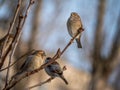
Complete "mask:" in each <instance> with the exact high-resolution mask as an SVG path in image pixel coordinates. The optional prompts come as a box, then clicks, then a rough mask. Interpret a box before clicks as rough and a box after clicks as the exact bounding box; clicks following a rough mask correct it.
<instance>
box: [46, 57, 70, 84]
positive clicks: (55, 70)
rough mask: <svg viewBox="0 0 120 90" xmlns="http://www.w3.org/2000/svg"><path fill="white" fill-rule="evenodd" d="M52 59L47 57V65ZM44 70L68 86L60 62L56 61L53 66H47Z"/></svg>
mask: <svg viewBox="0 0 120 90" xmlns="http://www.w3.org/2000/svg"><path fill="white" fill-rule="evenodd" d="M51 59H52V58H51V57H47V58H46V59H45V63H48V62H50V61H51ZM44 69H45V71H46V73H47V74H48V75H49V76H51V77H52V78H55V77H60V78H61V79H62V80H63V81H64V82H65V84H68V82H67V80H66V79H65V78H64V76H63V70H62V69H61V67H60V65H59V63H58V62H56V61H54V62H53V63H52V64H50V65H48V66H46V67H45V68H44Z"/></svg>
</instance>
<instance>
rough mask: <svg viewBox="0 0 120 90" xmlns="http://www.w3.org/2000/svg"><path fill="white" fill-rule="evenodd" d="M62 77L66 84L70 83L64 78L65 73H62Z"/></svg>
mask: <svg viewBox="0 0 120 90" xmlns="http://www.w3.org/2000/svg"><path fill="white" fill-rule="evenodd" d="M60 78H61V79H62V80H63V81H64V82H65V84H67V85H68V81H67V80H66V79H65V78H64V76H63V75H60Z"/></svg>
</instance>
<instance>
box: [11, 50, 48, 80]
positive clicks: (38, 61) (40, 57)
mask: <svg viewBox="0 0 120 90" xmlns="http://www.w3.org/2000/svg"><path fill="white" fill-rule="evenodd" d="M45 58H46V54H45V52H44V51H43V50H36V51H34V52H33V53H32V54H30V55H29V56H28V57H27V59H26V60H25V62H24V63H23V64H22V66H21V68H20V71H18V72H17V73H16V74H15V75H14V76H13V77H12V78H17V77H19V76H20V75H22V74H24V73H25V72H30V71H33V70H35V69H38V68H39V67H40V66H41V65H42V64H43V63H44V61H45Z"/></svg>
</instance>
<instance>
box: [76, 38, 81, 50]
mask: <svg viewBox="0 0 120 90" xmlns="http://www.w3.org/2000/svg"><path fill="white" fill-rule="evenodd" d="M76 42H77V46H78V48H82V45H81V42H80V38H76Z"/></svg>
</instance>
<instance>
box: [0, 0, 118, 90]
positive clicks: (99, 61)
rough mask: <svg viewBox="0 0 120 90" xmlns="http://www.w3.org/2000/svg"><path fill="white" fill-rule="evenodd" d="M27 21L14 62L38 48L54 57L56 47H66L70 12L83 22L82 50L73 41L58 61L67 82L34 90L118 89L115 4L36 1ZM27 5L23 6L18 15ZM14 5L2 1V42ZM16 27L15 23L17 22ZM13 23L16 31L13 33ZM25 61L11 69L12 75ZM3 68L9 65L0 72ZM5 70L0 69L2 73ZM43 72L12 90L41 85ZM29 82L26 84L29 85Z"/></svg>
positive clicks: (1, 77) (0, 79) (0, 76)
mask: <svg viewBox="0 0 120 90" xmlns="http://www.w3.org/2000/svg"><path fill="white" fill-rule="evenodd" d="M35 1H36V2H35V4H34V5H33V6H32V8H31V10H30V13H29V14H28V17H27V20H26V22H25V25H24V28H23V33H22V37H21V40H20V42H19V44H18V47H17V49H16V52H15V55H14V60H13V61H12V62H14V61H15V60H16V59H17V58H18V57H20V56H21V55H23V54H24V53H26V52H27V51H30V50H32V49H37V50H39V49H42V50H44V51H45V52H46V54H47V56H54V54H55V53H56V51H57V50H58V48H60V49H61V50H62V49H63V48H64V47H65V46H66V45H67V43H68V42H69V40H70V39H71V37H70V36H69V34H68V32H67V26H66V22H67V19H68V18H69V16H70V13H71V12H77V13H78V14H79V15H80V17H81V20H82V23H83V28H84V29H85V30H84V32H83V33H82V37H81V42H82V46H83V48H82V49H78V48H77V45H76V43H75V41H74V43H73V44H72V45H70V46H69V48H68V49H67V50H66V51H65V53H64V54H63V55H62V56H61V58H60V59H59V60H58V62H59V63H60V64H61V66H66V67H67V70H66V71H64V76H65V77H66V79H67V80H68V82H69V85H65V84H64V82H63V81H62V80H61V79H59V78H56V79H54V80H53V81H51V82H50V83H46V84H44V85H43V86H39V87H36V88H34V89H33V90H120V77H119V76H120V25H119V24H120V1H119V0H35ZM28 2H29V0H23V1H22V7H21V11H20V13H23V12H24V11H25V10H26V6H27V5H28ZM17 3H18V0H0V37H1V38H2V37H3V36H4V35H5V34H6V33H7V31H8V28H9V26H10V22H11V21H12V19H13V16H14V13H15V8H16V6H17ZM16 23H17V21H16ZM16 26H17V24H16V25H15V26H14V31H15V30H16ZM23 61H24V60H21V62H18V64H16V65H14V66H13V67H12V68H11V75H13V74H14V73H15V72H17V70H19V67H20V65H21V63H23ZM6 65H7V60H6V62H5V63H4V67H5V66H6ZM4 67H3V68H4ZM5 75H6V71H4V72H0V89H1V88H2V87H3V86H4V82H5ZM48 78H49V76H48V75H46V74H45V72H44V70H42V71H40V72H39V73H37V74H35V75H32V76H30V77H29V78H27V79H24V80H22V81H21V82H20V83H18V84H17V85H16V86H15V87H14V88H13V90H24V88H25V87H28V86H31V85H35V84H37V83H39V82H42V81H45V80H46V79H48ZM28 81H29V82H28Z"/></svg>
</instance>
